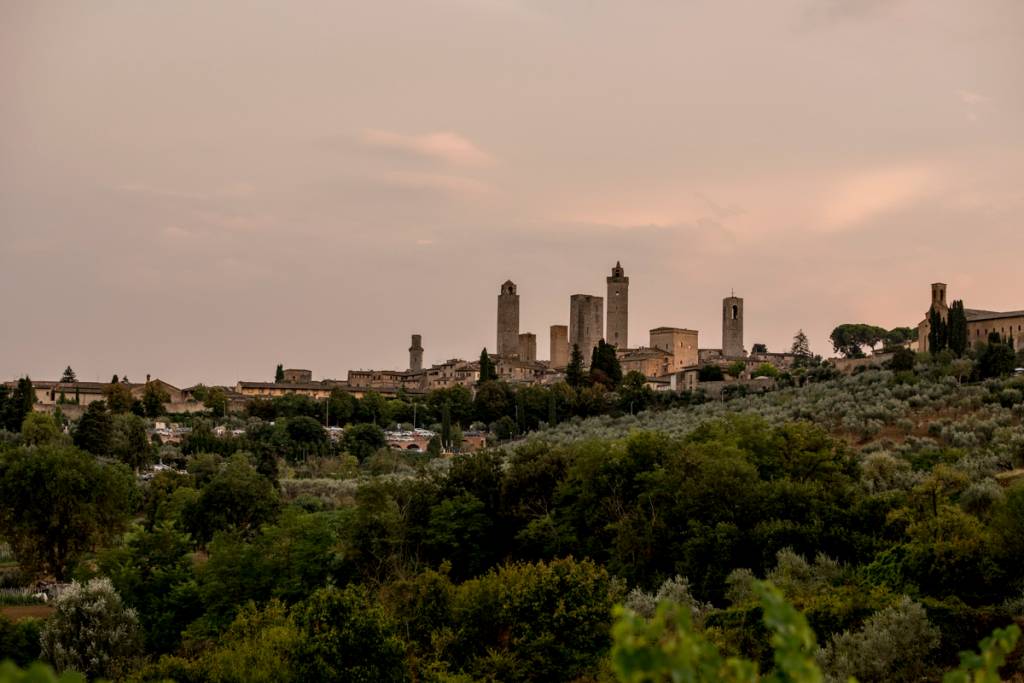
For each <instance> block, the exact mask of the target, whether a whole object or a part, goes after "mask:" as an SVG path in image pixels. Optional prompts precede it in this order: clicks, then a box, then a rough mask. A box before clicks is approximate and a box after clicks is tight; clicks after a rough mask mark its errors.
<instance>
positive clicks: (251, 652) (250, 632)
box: [197, 600, 302, 683]
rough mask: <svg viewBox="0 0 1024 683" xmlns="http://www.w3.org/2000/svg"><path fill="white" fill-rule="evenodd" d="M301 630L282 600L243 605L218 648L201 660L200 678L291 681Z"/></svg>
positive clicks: (228, 682)
mask: <svg viewBox="0 0 1024 683" xmlns="http://www.w3.org/2000/svg"><path fill="white" fill-rule="evenodd" d="M298 645H299V632H298V629H297V628H296V627H295V624H294V622H293V621H292V620H291V618H290V617H289V616H288V610H287V609H286V608H285V606H284V604H283V603H281V602H280V601H279V600H271V601H270V603H269V604H267V605H266V606H265V607H262V608H261V607H257V606H256V605H255V604H254V603H249V604H248V605H246V606H244V607H243V608H242V609H241V611H239V613H238V615H237V616H236V617H235V620H234V621H233V622H231V625H230V626H229V627H228V628H227V630H226V631H225V632H224V633H223V634H222V635H221V636H220V637H218V639H217V647H216V648H214V649H212V650H210V651H208V652H206V653H205V654H204V655H203V656H202V659H201V660H200V661H199V664H198V667H197V668H198V669H199V671H200V672H201V675H200V676H197V678H202V680H206V681H211V683H291V681H297V680H302V679H299V678H296V675H295V671H294V667H295V666H296V662H295V650H296V648H297V647H298Z"/></svg>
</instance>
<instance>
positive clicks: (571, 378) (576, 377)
mask: <svg viewBox="0 0 1024 683" xmlns="http://www.w3.org/2000/svg"><path fill="white" fill-rule="evenodd" d="M565 381H566V382H567V383H568V384H569V386H570V387H572V388H573V389H579V388H580V387H581V386H583V354H582V353H581V352H580V345H579V344H573V345H572V355H570V356H569V365H568V367H566V368H565Z"/></svg>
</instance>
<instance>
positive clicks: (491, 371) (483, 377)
mask: <svg viewBox="0 0 1024 683" xmlns="http://www.w3.org/2000/svg"><path fill="white" fill-rule="evenodd" d="M496 379H498V371H497V369H495V367H494V362H493V361H491V354H489V353H487V349H486V348H484V350H483V351H481V352H480V379H479V380H478V381H477V384H483V383H484V382H490V381H492V380H496Z"/></svg>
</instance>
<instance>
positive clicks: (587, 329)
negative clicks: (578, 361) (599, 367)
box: [569, 294, 604, 368]
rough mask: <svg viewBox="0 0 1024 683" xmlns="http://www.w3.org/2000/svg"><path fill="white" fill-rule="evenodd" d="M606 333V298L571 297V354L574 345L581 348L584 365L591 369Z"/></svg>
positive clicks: (577, 295) (587, 295)
mask: <svg viewBox="0 0 1024 683" xmlns="http://www.w3.org/2000/svg"><path fill="white" fill-rule="evenodd" d="M603 332H604V298H603V297H600V296H593V295H591V294H573V295H572V296H571V297H569V353H572V347H573V346H574V345H576V346H579V347H580V353H582V354H583V365H585V366H586V367H588V368H589V367H590V358H591V356H592V355H593V353H594V347H595V346H597V342H599V341H601V339H603V337H602V336H601V334H602V333H603Z"/></svg>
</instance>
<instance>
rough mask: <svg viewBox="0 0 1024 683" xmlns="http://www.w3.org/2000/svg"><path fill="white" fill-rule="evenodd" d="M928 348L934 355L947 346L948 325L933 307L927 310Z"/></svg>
mask: <svg viewBox="0 0 1024 683" xmlns="http://www.w3.org/2000/svg"><path fill="white" fill-rule="evenodd" d="M928 326H929V330H928V350H929V351H930V352H931V353H932V355H935V354H937V353H939V352H941V351H944V350H945V349H946V347H948V346H949V325H948V324H947V322H946V321H945V320H943V319H942V314H940V313H939V312H938V311H937V310H935V309H934V308H933V309H932V310H931V311H929V312H928Z"/></svg>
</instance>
